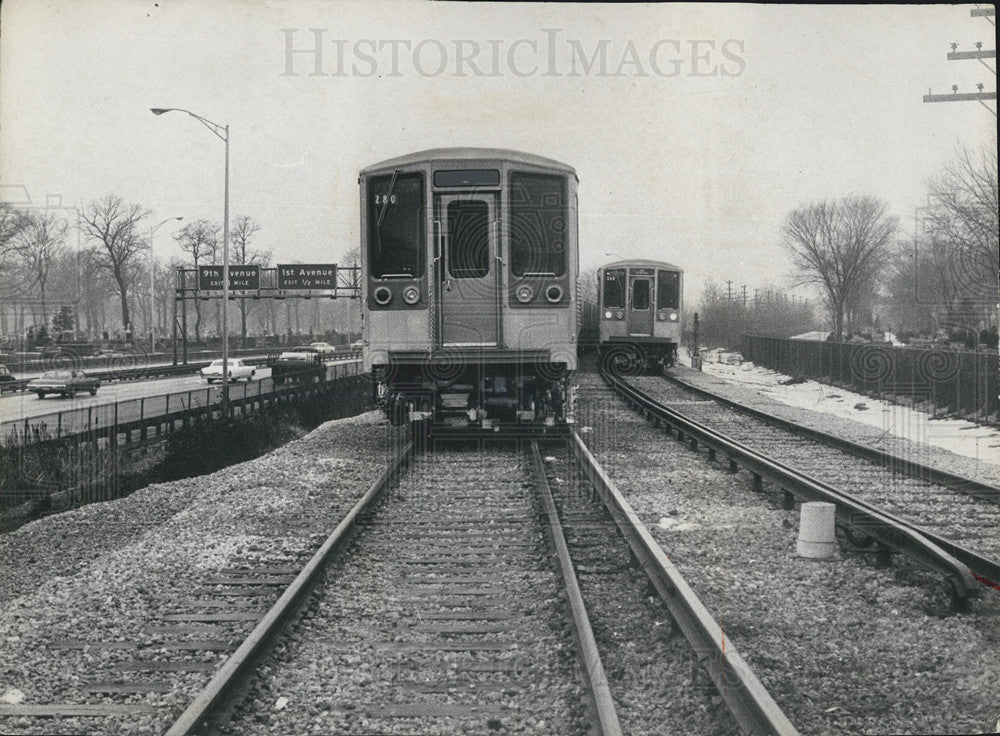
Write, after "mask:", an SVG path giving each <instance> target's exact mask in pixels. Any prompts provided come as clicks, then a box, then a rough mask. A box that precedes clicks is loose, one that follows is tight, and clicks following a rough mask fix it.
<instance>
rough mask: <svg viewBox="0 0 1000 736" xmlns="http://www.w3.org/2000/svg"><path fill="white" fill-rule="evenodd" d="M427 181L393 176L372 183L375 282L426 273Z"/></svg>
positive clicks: (370, 206) (370, 217) (420, 176)
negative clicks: (425, 220)
mask: <svg viewBox="0 0 1000 736" xmlns="http://www.w3.org/2000/svg"><path fill="white" fill-rule="evenodd" d="M424 214H425V213H424V177H423V174H400V173H398V172H393V173H392V174H387V175H385V176H375V177H372V178H371V179H369V180H368V251H369V261H368V265H369V270H370V273H371V275H372V277H373V278H376V279H387V278H405V277H409V278H417V277H419V276H421V275H422V274H423V273H424V250H425V247H424V243H425V240H424Z"/></svg>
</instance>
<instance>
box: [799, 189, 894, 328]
mask: <svg viewBox="0 0 1000 736" xmlns="http://www.w3.org/2000/svg"><path fill="white" fill-rule="evenodd" d="M896 227H897V223H896V218H895V217H892V216H891V215H889V214H888V207H887V205H886V204H885V203H883V202H880V201H879V200H877V199H875V198H874V197H845V198H843V199H838V200H833V201H823V202H816V203H813V204H810V205H806V206H804V207H799V208H797V209H795V210H793V211H792V212H790V213H789V214H788V217H787V218H786V219H785V224H784V227H783V228H782V234H783V236H784V245H785V247H786V248H787V249H788V250H789V252H790V253H791V255H792V260H793V263H794V264H795V267H796V270H797V271H798V275H799V277H800V278H801V283H814V284H818V285H819V286H820V288H821V289H822V291H823V297H824V300H825V302H826V306H827V308H828V309H829V311H830V316H831V317H832V318H833V324H834V332H835V334H836V337H837V339H838V340H840V339H843V335H844V318H845V317H846V316H847V315H848V314H849V313H850V312H857V311H859V308H860V307H861V306H862V304H863V302H864V301H865V300H866V294H865V290H866V288H870V286H871V285H872V284H873V283H875V281H876V279H877V277H878V275H879V273H880V272H881V270H882V268H883V267H884V266H885V264H886V261H887V259H888V256H889V248H890V246H891V244H892V242H893V238H894V237H895V234H896Z"/></svg>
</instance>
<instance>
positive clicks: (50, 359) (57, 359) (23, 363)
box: [0, 345, 273, 374]
mask: <svg viewBox="0 0 1000 736" xmlns="http://www.w3.org/2000/svg"><path fill="white" fill-rule="evenodd" d="M269 350H273V348H270V347H266V346H265V347H259V348H236V349H234V350H230V351H229V354H230V355H232V356H234V357H242V356H245V355H264V354H265V353H267V352H268V351H269ZM188 355H189V357H190V359H192V360H196V361H200V360H210V359H213V358H218V357H220V356H221V355H222V352H221V349H219V348H216V349H213V350H191V351H189V352H188ZM0 363H2V364H4V365H6V366H7V368H9V369H10V370H11V371H13V372H14V373H22V374H23V373H29V372H30V373H35V372H39V371H47V370H54V369H56V368H76V369H78V370H87V369H88V368H97V369H99V368H105V369H106V370H130V369H132V368H138V367H141V366H142V365H145V364H155V365H166V364H168V363H169V364H172V363H173V354H172V353H169V352H167V353H150V352H147V351H145V350H143V349H141V348H139V347H133V349H132V350H123V351H120V352H116V353H111V354H107V355H79V354H77V353H76V352H74V351H73V349H72V347H70V348H67V349H64V350H63V349H60V348H59V346H58V345H56V346H53V347H52V348H50V349H49V350H47V351H45V352H43V354H42V357H40V358H28V359H25V358H18V357H16V356H0Z"/></svg>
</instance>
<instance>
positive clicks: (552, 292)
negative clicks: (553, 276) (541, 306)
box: [545, 284, 563, 304]
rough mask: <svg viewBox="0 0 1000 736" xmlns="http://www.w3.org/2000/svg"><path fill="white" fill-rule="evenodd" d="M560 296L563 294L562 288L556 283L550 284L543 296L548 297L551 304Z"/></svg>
mask: <svg viewBox="0 0 1000 736" xmlns="http://www.w3.org/2000/svg"><path fill="white" fill-rule="evenodd" d="M562 296H563V290H562V287H561V286H559V285H558V284H553V285H552V286H550V287H549V288H547V289H546V290H545V298H546V299H548V300H549V301H550V302H552V303H553V304H555V303H556V302H558V301H559V300H560V299H562Z"/></svg>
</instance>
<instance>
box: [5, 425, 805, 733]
mask: <svg viewBox="0 0 1000 736" xmlns="http://www.w3.org/2000/svg"><path fill="white" fill-rule="evenodd" d="M545 447H546V450H545V452H546V455H548V453H550V452H551V453H554V454H553V455H548V456H547V458H546V461H545V462H543V460H542V453H541V452H540V451H539V448H538V446H537V444H535V443H532V445H531V449H530V451H528V450H527V448H526V447H522V448H521V449H516V446H515V448H512V447H510V445H509V444H508V443H504V444H503V445H502V446H501V447H496V448H494V449H490V450H485V451H484V450H480V451H479V452H470V451H468V449H467V448H464V449H463V448H462V447H458V448H448V447H447V446H446V447H445V448H439V447H435V449H433V450H430V449H429V450H428V451H427V452H425V453H421V454H417V455H414V452H413V445H412V443H410V444H407V445H406V446H405V447H404V448H403V449H402V450H401V451H400V452H399V453H398V454H397V455H396V456H395V457H394V459H393V460H392V461H391V462H390V464H389V466H388V467H387V468H386V469H385V471H384V472H383V473H382V475H381V476H380V477H379V478H378V479H377V480H376V481H375V482H374V483H373V484H372V486H371V487H370V488H369V489H368V491H367V493H366V494H365V495H364V497H363V498H361V499H360V500H359V501H358V502H357V503H356V504H355V505H354V507H353V508H351V510H350V511H349V512H348V513H347V514H346V515H345V516H344V518H343V519H342V520H341V522H340V523H339V524H338V525H337V527H336V529H335V530H334V531H333V532H332V533H331V534H330V535H329V536H325V535H320V536H319V537H313V538H314V540H315V541H314V545H316V546H317V547H318V549H317V551H316V552H315V553H314V554H312V555H311V556H310V555H309V554H308V553H304V554H302V553H297V554H293V553H289V554H286V555H281V554H278V555H274V554H273V553H271V554H268V555H267V557H266V559H263V560H261V559H257V558H255V557H254V554H255V553H253V551H252V550H249V551H248V555H247V556H246V559H245V560H243V561H241V562H238V563H229V566H227V567H226V568H223V569H220V570H217V571H216V573H215V574H213V575H210V576H209V577H206V578H204V579H203V580H202V581H201V587H200V588H198V589H197V590H192V591H191V601H190V606H187V607H186V608H185V609H184V610H179V611H177V612H175V613H172V614H169V615H167V616H166V617H163V620H160V621H155V622H151V623H152V625H151V626H149V627H148V628H147V630H146V632H145V633H146V636H148V637H149V641H145V642H137V643H130V642H109V643H107V645H103V644H101V643H100V642H96V641H88V642H78V643H74V644H71V646H80V647H81V648H86V649H87V651H90V652H91V654H93V653H94V652H98V651H101V650H103V649H108V650H109V651H110V652H111V653H110V656H111V659H112V660H113V662H112V663H111V669H113V670H115V671H117V672H118V673H119V674H120V675H124V677H120V678H116V679H110V680H105V681H93V680H92V679H91V680H90V682H89V684H88V686H87V687H86V688H83V690H84V691H86V692H90V693H92V694H94V695H98V696H101V702H99V703H90V704H80V705H76V706H74V705H71V704H70V705H67V704H63V705H59V706H0V711H2V715H5V716H20V717H21V719H22V720H21V722H20V723H21V724H22V725H23V723H24V719H25V718H28V719H30V718H33V717H37V718H39V719H40V723H41V724H42V725H44V723H50V724H51V723H52V722H53V721H52V719H53V718H63V719H74V718H75V719H77V722H80V723H85V722H86V721H87V720H89V719H90V718H92V717H98V718H101V717H103V718H105V719H111V720H114V718H122V717H129V718H135V717H141V718H144V719H147V720H148V721H149V722H150V723H153V722H156V721H157V720H160V719H162V715H163V714H162V713H161V714H160V715H159V716H157V710H159V709H160V708H162V706H154V705H151V704H149V703H150V702H152V701H146V700H145V697H146V696H147V695H152V696H153V697H154V700H156V699H158V700H163V698H167V701H168V702H169V701H171V700H173V701H174V702H176V701H177V698H176V696H175V695H173V693H174V690H173V689H172V688H173V687H174V684H173V683H174V682H176V681H177V680H178V678H180V679H184V677H186V676H187V675H186V673H192V672H205V673H214V674H212V676H211V680H210V682H209V683H208V685H207V686H205V687H204V688H203V689H202V690H201V691H200V692H199V693H198V694H197V695H196V696H195V697H194V698H193V700H191V701H190V702H189V703H188V705H187V706H186V707H184V709H183V713H180V715H179V717H177V718H176V720H175V721H174V722H173V723H172V724H171V725H170V726H169V728H167V729H166V731H164V733H165V734H167V735H168V736H180V735H181V734H203V733H209V732H213V733H214V732H219V731H223V732H228V733H239V734H253V733H273V732H275V729H277V730H278V731H282V732H298V731H300V730H306V727H309V728H313V729H315V728H316V727H319V728H321V729H325V730H332V731H337V732H344V733H352V732H359V733H369V732H373V731H374V732H383V731H385V732H389V731H391V732H394V733H397V732H410V733H425V732H428V731H430V732H446V733H451V732H470V733H483V732H489V731H492V730H498V731H508V730H515V731H517V732H519V733H546V734H547V733H583V732H590V733H598V734H618V733H622V732H623V731H624V732H628V733H649V734H653V733H659V732H661V729H662V726H663V724H664V723H669V722H671V721H670V719H671V718H673V719H680V720H677V725H676V726H675V727H674V730H677V731H678V732H692V731H697V732H699V733H706V734H714V733H719V734H722V733H732V732H733V731H734V727H738V729H739V730H741V731H743V732H744V733H754V734H788V735H791V734H795V733H797V732H796V731H795V729H794V727H793V726H792V724H791V723H790V722H789V721H788V719H787V718H786V717H785V716H784V714H783V713H782V712H781V710H780V709H779V708H778V706H777V705H776V704H775V703H774V701H773V700H772V699H771V697H770V696H769V695H768V693H767V692H766V691H765V689H764V688H763V686H762V685H761V683H760V682H759V681H758V680H757V678H756V677H755V676H754V675H753V673H752V672H751V671H750V670H749V667H748V666H747V665H746V663H745V662H744V661H743V660H742V658H741V657H740V655H739V653H738V652H737V651H736V649H735V648H734V647H733V644H732V642H726V640H725V638H724V636H723V634H722V631H721V629H720V628H719V626H718V625H717V623H716V622H715V621H714V620H713V619H712V617H711V616H710V615H709V613H708V612H707V610H706V609H705V608H704V606H703V605H702V604H701V603H700V601H698V599H697V597H696V596H695V595H694V593H693V592H692V590H691V589H690V588H689V587H688V586H687V584H686V583H685V582H684V580H683V579H682V578H681V576H680V574H679V573H678V572H677V570H676V569H675V568H674V567H673V565H672V564H671V563H670V562H669V560H668V559H667V558H666V556H665V555H664V553H663V552H662V550H661V549H660V547H659V546H658V545H657V544H656V543H655V542H654V541H653V539H652V537H651V536H650V535H649V532H648V531H646V529H645V528H644V527H643V526H642V524H641V523H640V522H639V520H638V518H637V516H636V515H635V514H634V512H632V510H631V508H630V507H629V505H628V503H627V502H626V501H625V500H624V498H623V497H622V496H621V494H620V493H618V491H617V489H616V488H615V487H614V484H613V483H612V482H611V481H610V479H609V478H608V476H607V475H606V474H605V473H604V471H603V469H602V468H601V467H600V466H599V465H598V464H597V462H596V461H595V460H594V458H593V457H592V456H591V455H590V453H589V451H588V450H587V449H586V447H585V445H584V444H583V442H582V441H581V440H580V438H579V437H578V436H577V435H575V434H573V435H571V436H570V438H569V439H568V440H564V439H559V438H552V437H550V438H547V439H546V445H545ZM484 469H487V470H488V473H486V474H484V472H483V471H484ZM552 488H554V489H555V490H556V493H555V495H554V496H553V494H552V490H551V489H552ZM563 524H565V525H566V527H565V528H566V529H567V530H568V538H567V536H566V535H564V532H563V528H564V527H563ZM303 529H304V530H306V529H311V527H310V526H309V525H307V524H305V523H304V524H303ZM313 531H315V530H313ZM553 558H554V559H555V560H556V562H555V563H554V562H553ZM574 558H576V559H574ZM325 570H326V571H327V572H324V571H325ZM578 573H579V575H580V577H577V574H578ZM653 591H655V594H656V595H657V596H659V601H657V600H656V599H655V597H654V598H653V599H650V597H649V596H650V593H651V592H653ZM584 596H586V598H585V597H584ZM585 600H586V601H587V602H585ZM595 603H596V604H597V605H596V606H595V605H594V604H595ZM591 609H593V610H591ZM591 620H593V621H594V622H595V624H594V625H593V626H592V624H591ZM292 621H295V622H296V623H295V625H294V626H293V627H291V629H290V631H287V632H285V629H286V628H287V625H288V624H289V623H290V622H292ZM248 629H252V630H250V631H249V633H246V632H247V630H248ZM682 637H683V639H686V641H687V643H686V645H684V646H682V647H680V648H678V646H677V642H678V641H679V640H681V638H682ZM111 650H115V651H111ZM119 650H120V651H119ZM605 657H608V658H609V661H610V662H611V663H612V665H613V668H612V670H611V671H610V672H609V671H606V670H605V668H604V665H603V664H602V661H603V660H604V658H605ZM220 662H221V665H220ZM102 669H105V668H104V666H103V665H102ZM82 674H84V676H85V679H89V678H86V675H87V673H86V672H84V673H82ZM248 694H249V695H248ZM707 694H709V695H710V701H711V702H713V703H715V707H706V704H705V698H706V695H707ZM189 697H190V696H189ZM123 701H124V702H123ZM289 701H291V702H289ZM723 703H724V704H725V706H727V707H723V706H722V704H723ZM286 708H287V709H288V710H287V712H285V709H286ZM284 716H287V717H289V718H293V719H296V718H297V719H304V720H298V721H295V720H293V721H292V722H289V721H288V720H287V719H283V717H284ZM619 718H621V719H622V720H621V722H620V721H619ZM80 719H82V720H80ZM59 722H60V721H56V723H57V724H58V723H59ZM65 722H66V724H67V726H70V725H71V724H72V723H73V722H72V720H70V721H65ZM734 722H735V723H734ZM623 726H625V728H623Z"/></svg>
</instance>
